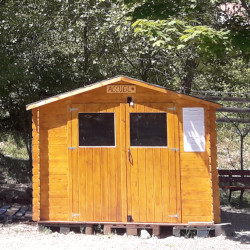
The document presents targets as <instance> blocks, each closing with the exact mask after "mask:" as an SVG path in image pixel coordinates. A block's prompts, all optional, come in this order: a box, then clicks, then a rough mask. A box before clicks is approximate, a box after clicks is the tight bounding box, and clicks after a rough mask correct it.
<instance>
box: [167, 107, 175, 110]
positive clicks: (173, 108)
mask: <svg viewBox="0 0 250 250" xmlns="http://www.w3.org/2000/svg"><path fill="white" fill-rule="evenodd" d="M168 110H176V107H172V108H168Z"/></svg>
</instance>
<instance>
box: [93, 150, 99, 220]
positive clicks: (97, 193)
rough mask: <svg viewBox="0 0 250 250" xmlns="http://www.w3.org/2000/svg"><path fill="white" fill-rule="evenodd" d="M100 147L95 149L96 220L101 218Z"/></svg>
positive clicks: (94, 187)
mask: <svg viewBox="0 0 250 250" xmlns="http://www.w3.org/2000/svg"><path fill="white" fill-rule="evenodd" d="M100 151H101V149H100V148H95V149H93V190H94V221H100V220H101V178H100V177H101V166H100V163H101V158H100Z"/></svg>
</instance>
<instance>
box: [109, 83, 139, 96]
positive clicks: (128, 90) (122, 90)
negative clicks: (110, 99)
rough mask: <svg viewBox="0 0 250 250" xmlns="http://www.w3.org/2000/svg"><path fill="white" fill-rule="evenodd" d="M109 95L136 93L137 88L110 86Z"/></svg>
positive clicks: (131, 86)
mask: <svg viewBox="0 0 250 250" xmlns="http://www.w3.org/2000/svg"><path fill="white" fill-rule="evenodd" d="M107 93H109V94H121V93H125V94H126V93H136V86H134V85H109V86H107Z"/></svg>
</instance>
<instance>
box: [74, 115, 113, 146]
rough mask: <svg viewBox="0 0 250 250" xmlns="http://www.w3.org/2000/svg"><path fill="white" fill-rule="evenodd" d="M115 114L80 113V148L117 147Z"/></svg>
mask: <svg viewBox="0 0 250 250" xmlns="http://www.w3.org/2000/svg"><path fill="white" fill-rule="evenodd" d="M114 118H115V115H114V113H79V146H84V147H86V146H88V147H98V146H100V147H105V146H106V147H112V146H115V119H114Z"/></svg>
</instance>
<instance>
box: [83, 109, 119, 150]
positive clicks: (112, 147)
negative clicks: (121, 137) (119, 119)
mask: <svg viewBox="0 0 250 250" xmlns="http://www.w3.org/2000/svg"><path fill="white" fill-rule="evenodd" d="M79 114H114V141H115V145H114V146H80V145H79V144H80V140H79V137H80V127H79V126H80V123H79ZM78 147H79V148H116V114H115V112H79V113H78Z"/></svg>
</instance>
